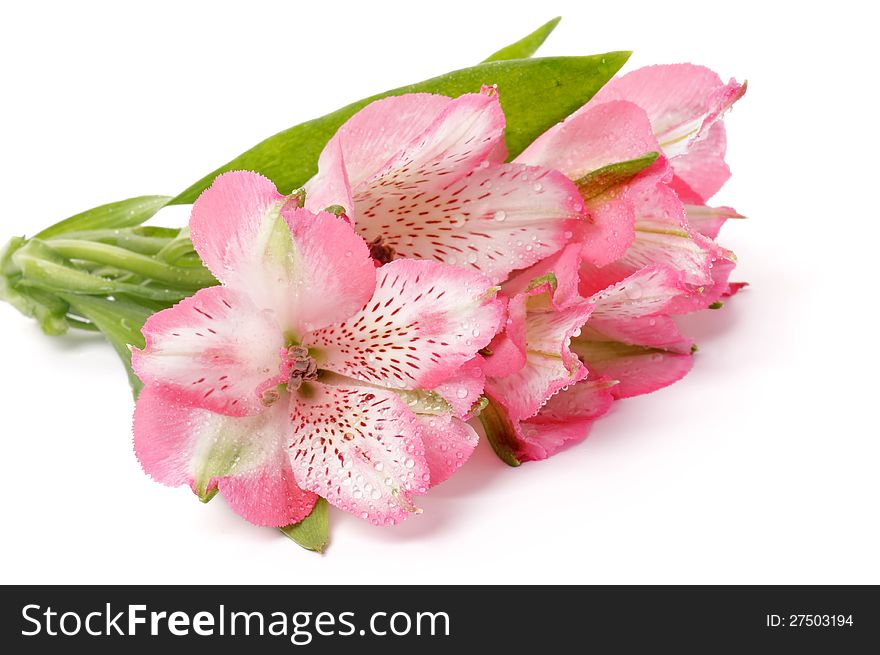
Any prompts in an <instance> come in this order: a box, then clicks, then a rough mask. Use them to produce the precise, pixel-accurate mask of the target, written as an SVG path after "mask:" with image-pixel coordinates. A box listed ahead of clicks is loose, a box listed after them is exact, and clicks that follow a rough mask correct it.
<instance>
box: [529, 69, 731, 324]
mask: <svg viewBox="0 0 880 655" xmlns="http://www.w3.org/2000/svg"><path fill="white" fill-rule="evenodd" d="M744 92H745V85H740V84H738V83H736V82H733V81H731V82H730V83H728V84H724V83H722V81H721V79H720V78H719V77H718V76H717V75H716V74H715V73H713V72H712V71H710V70H708V69H706V68H703V67H699V66H692V65H689V64H682V65H672V66H651V67H648V68H642V69H639V70H637V71H634V72H632V73H629V74H628V75H624V76H623V77H620V78H615V79H613V80H611V81H610V82H609V83H608V84H607V85H606V86H605V87H603V89H602V90H601V91H600V92H599V93H598V94H596V96H595V97H594V98H593V99H592V100H591V101H590V102H589V103H587V104H586V105H585V106H584V107H582V108H581V109H580V110H578V111H577V112H575V113H574V114H572V115H571V116H570V117H569V118H568V119H566V120H565V121H564V122H562V123H560V124H558V125H556V126H554V127H553V128H551V129H550V130H548V131H547V132H546V133H545V134H543V135H542V136H541V137H540V138H538V139H537V140H536V141H535V142H534V143H533V144H532V145H531V146H530V147H529V148H527V149H526V150H525V151H524V152H523V153H522V154H521V155H520V156H519V157H518V158H517V161H518V162H523V163H528V164H532V165H541V166H550V167H556V168H559V169H560V170H561V171H562V172H564V173H565V174H566V175H567V176H568V177H570V178H571V179H573V180H575V182H576V183H577V185H578V187H579V188H580V191H581V194H582V195H583V197H584V199H585V205H586V209H587V221H586V222H585V223H583V224H582V225H581V226H580V229H579V230H578V233H577V235H576V237H575V238H576V240H578V241H579V242H580V243H581V244H582V257H583V258H584V259H585V260H586V261H587V262H589V263H590V264H592V265H593V266H594V267H595V271H594V273H593V277H594V279H593V280H592V283H591V284H592V291H597V290H599V289H601V288H603V287H604V286H607V285H608V284H611V283H615V282H619V281H621V280H623V279H624V278H626V277H627V276H629V275H632V274H634V273H635V272H636V271H638V270H640V269H641V268H642V267H644V266H649V265H652V264H663V265H666V266H669V267H671V268H673V269H675V270H676V271H678V272H679V274H680V276H681V281H682V282H683V283H684V284H685V285H687V288H688V289H689V293H688V294H687V295H686V296H684V297H682V298H680V299H679V300H678V301H677V303H676V306H675V307H673V308H672V311H673V312H675V313H680V312H685V311H694V310H696V309H701V308H704V307H707V306H709V305H710V304H712V303H714V302H715V301H717V300H718V298H719V297H721V296H722V295H723V294H724V293H725V292H726V291H727V276H728V275H729V273H730V271H731V270H732V268H733V266H734V259H733V256H732V254H731V253H730V252H729V251H727V250H725V249H723V248H721V247H719V246H718V245H717V244H715V243H714V242H713V241H712V238H713V237H714V236H715V235H717V231H718V229H719V228H720V226H721V224H722V223H723V222H724V220H726V218H729V217H736V216H738V214H736V212H735V211H733V210H731V209H729V208H720V209H711V208H708V207H706V206H705V202H706V201H707V200H708V199H709V198H710V197H711V195H713V194H714V193H715V192H716V191H717V190H718V189H719V188H720V187H721V185H722V184H723V183H724V182H725V181H726V180H727V178H728V177H729V176H730V171H729V169H728V168H727V165H726V164H725V163H724V153H725V149H726V138H725V132H724V126H723V124H722V123H721V120H720V119H721V117H722V115H723V113H724V112H725V111H726V110H727V109H728V108H729V107H730V106H731V105H732V104H733V103H734V102H735V101H736V100H737V99H739V98H740V97H741V96H742V94H743V93H744ZM684 203H688V205H687V206H686V205H685V204H684ZM689 218H691V219H692V220H693V224H691V223H690V222H689Z"/></svg>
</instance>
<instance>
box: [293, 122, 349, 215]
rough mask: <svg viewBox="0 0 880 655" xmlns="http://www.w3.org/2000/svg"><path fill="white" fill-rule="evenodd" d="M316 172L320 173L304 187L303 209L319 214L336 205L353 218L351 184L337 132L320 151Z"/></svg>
mask: <svg viewBox="0 0 880 655" xmlns="http://www.w3.org/2000/svg"><path fill="white" fill-rule="evenodd" d="M318 170H319V171H320V172H319V173H318V175H316V176H315V177H313V178H312V179H311V180H309V182H308V183H307V184H306V186H305V192H306V202H305V207H306V208H307V209H310V210H311V211H314V212H319V211H324V210H325V209H327V208H328V207H332V206H333V205H338V206H340V207H342V208H343V209H344V210H345V213H346V215H347V216H353V215H354V200H353V199H352V197H351V183H350V182H349V179H348V168H347V167H346V162H345V160H344V159H343V153H342V144H341V142H340V137H339V133H338V132H337V135H336V136H335V137H333V138H332V139H330V142H329V143H328V144H327V145H326V146H325V147H324V150H323V151H321V156H320V158H319V159H318Z"/></svg>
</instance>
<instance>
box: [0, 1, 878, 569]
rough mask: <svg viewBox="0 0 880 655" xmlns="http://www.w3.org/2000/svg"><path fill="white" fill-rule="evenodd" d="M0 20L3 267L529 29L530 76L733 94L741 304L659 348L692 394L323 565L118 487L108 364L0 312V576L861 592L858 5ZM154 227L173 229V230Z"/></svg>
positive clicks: (874, 325)
mask: <svg viewBox="0 0 880 655" xmlns="http://www.w3.org/2000/svg"><path fill="white" fill-rule="evenodd" d="M521 5H522V8H521V9H520V8H517V9H515V10H514V9H513V8H514V7H516V6H517V3H514V2H505V3H488V2H474V1H473V0H470V1H468V2H454V1H451V0H444V1H443V2H441V3H423V2H412V1H411V0H410V1H407V2H400V3H391V2H358V3H351V6H347V5H346V4H343V3H339V2H309V3H305V2H296V3H294V2H257V1H254V0H248V1H247V2H244V1H239V2H236V3H230V2H210V3H209V2H204V3H201V2H187V3H183V2H179V1H177V2H157V1H155V0H154V1H153V2H150V3H137V4H135V3H118V2H113V3H110V2H108V3H96V2H77V3H57V4H49V3H43V2H28V3H23V2H18V3H4V5H3V9H2V10H0V11H2V15H0V67H2V68H0V70H2V82H0V83H2V87H0V88H2V100H0V139H2V144H0V153H2V154H0V179H2V181H3V182H2V189H3V192H2V196H0V197H2V203H3V204H2V209H0V212H2V232H3V234H2V235H0V237H2V239H3V240H5V239H6V238H8V237H9V236H12V235H14V234H33V233H35V232H36V231H38V229H40V228H42V227H45V226H46V225H48V224H50V223H53V222H55V221H56V220H58V219H60V218H63V217H65V216H68V215H70V214H72V213H75V212H77V211H81V210H83V209H87V208H90V207H93V206H95V205H97V204H101V203H104V202H109V201H113V200H118V199H122V198H127V197H130V196H134V195H140V194H145V193H167V194H170V195H173V194H174V193H176V192H178V191H180V190H181V189H183V188H184V187H186V186H188V185H189V184H190V183H191V182H193V181H195V180H196V179H197V178H199V177H201V176H202V175H203V174H205V173H207V172H208V171H210V170H212V169H213V168H215V167H216V166H217V165H219V164H221V163H223V162H225V161H227V160H228V159H230V158H231V157H232V156H234V155H236V154H238V153H239V152H240V151H242V150H244V149H246V148H248V147H250V146H251V145H253V144H255V143H256V142H257V141H259V140H261V139H262V138H264V137H266V136H268V135H270V134H273V133H275V132H277V131H279V130H281V129H283V128H285V127H287V126H289V125H292V124H295V123H298V122H300V121H302V120H306V119H309V118H312V117H315V116H317V115H320V114H323V113H325V112H326V111H329V110H332V109H335V108H336V107H338V106H341V105H343V104H346V103H348V102H349V101H352V100H355V99H358V98H361V97H363V96H365V95H368V94H370V93H373V92H376V91H381V90H384V89H387V88H391V87H394V86H398V85H400V84H404V83H408V82H412V81H417V80H421V79H424V78H427V77H429V76H433V75H435V74H439V73H443V72H446V71H447V70H452V69H454V68H460V67H464V66H467V65H470V64H472V63H476V62H477V61H479V60H480V59H482V58H484V57H485V56H487V55H488V54H489V53H491V52H493V51H494V50H496V49H497V48H498V47H500V46H502V45H504V44H506V43H507V42H509V41H512V40H514V39H516V38H518V37H520V36H521V35H523V34H525V33H527V32H528V31H530V30H531V29H533V28H534V27H536V26H537V25H539V24H540V23H542V22H543V21H545V20H547V19H549V18H551V17H552V16H554V15H555V14H557V13H559V14H563V15H564V20H563V22H562V24H561V25H560V26H559V28H558V29H557V32H556V33H555V34H554V35H553V36H552V37H551V39H550V41H549V42H548V43H547V44H546V45H545V47H544V49H542V53H543V54H548V55H550V54H553V55H556V54H590V53H596V52H603V51H608V50H618V49H634V50H635V51H636V54H635V55H634V56H633V58H632V60H631V62H630V64H629V65H628V66H627V70H631V69H632V68H635V67H637V66H641V65H645V64H649V63H660V62H679V61H693V62H696V63H703V64H706V65H708V66H710V67H712V68H714V69H715V70H717V71H718V72H719V73H720V74H721V75H722V77H724V78H725V79H726V78H729V77H731V76H736V77H737V78H739V79H744V78H747V79H748V81H749V92H748V94H747V95H746V97H745V99H744V100H742V101H741V102H740V103H739V104H738V105H737V107H736V108H735V110H734V111H733V112H732V113H731V114H730V115H729V116H728V119H727V125H728V133H729V140H730V154H729V158H728V161H729V163H730V165H731V168H732V169H733V171H734V177H733V179H732V181H731V182H730V183H729V184H728V186H727V187H726V188H725V189H724V190H723V191H722V193H721V194H720V195H719V196H718V198H717V202H718V203H722V204H731V205H733V206H735V207H736V208H737V209H739V210H740V211H741V212H742V213H744V214H746V215H748V216H749V217H750V218H749V220H746V221H739V222H736V223H735V224H732V225H729V226H728V227H727V228H726V229H725V230H724V231H723V232H722V239H721V240H722V243H723V244H724V245H726V246H728V247H730V248H732V249H733V250H734V251H736V253H737V254H738V256H739V258H740V267H739V269H738V270H737V272H736V273H735V275H734V278H733V279H735V280H747V281H749V282H750V283H751V285H752V286H751V287H749V289H748V290H747V291H745V292H744V293H742V294H741V295H740V296H738V297H737V298H736V299H735V300H734V301H733V302H731V303H729V304H728V305H727V306H726V307H725V308H724V309H723V310H722V311H720V312H714V313H712V314H711V315H709V316H707V317H706V318H705V319H704V320H700V321H697V322H691V324H689V326H688V330H689V331H690V333H691V334H693V335H694V336H695V337H696V338H697V341H698V343H699V345H700V348H701V349H700V352H699V353H698V356H697V359H696V365H695V368H694V370H693V372H692V373H691V374H690V375H689V376H688V377H687V378H685V380H684V381H682V382H680V383H678V384H676V385H673V386H672V387H670V388H667V389H665V390H663V391H660V392H657V393H655V394H653V395H650V396H644V397H641V398H637V399H634V400H629V401H625V402H622V403H619V404H617V406H616V407H615V409H614V410H613V412H612V413H611V415H609V416H608V417H607V418H605V419H604V420H602V421H601V422H600V423H599V424H598V425H597V427H596V428H595V430H594V431H593V434H592V435H591V437H590V438H589V439H588V440H587V441H586V442H584V443H582V444H580V445H578V446H576V447H574V448H571V449H569V450H567V451H566V452H564V453H562V454H560V455H558V456H556V457H554V458H553V459H551V460H549V461H546V462H542V463H532V464H528V465H525V466H522V467H521V468H519V469H511V468H508V467H506V466H505V465H503V464H501V463H500V462H499V461H498V460H496V459H495V458H494V456H493V455H492V453H491V452H489V449H488V448H487V447H485V445H481V447H480V449H479V450H478V452H477V453H476V454H475V456H474V457H473V459H472V460H471V461H470V462H469V463H468V464H467V465H466V466H465V467H464V468H463V470H462V471H461V472H460V473H459V474H458V475H457V476H456V477H454V478H453V479H452V480H450V481H449V482H447V483H445V484H444V485H442V486H441V487H438V488H437V489H436V490H434V491H433V492H432V493H431V494H430V495H429V496H428V497H427V498H425V499H424V500H423V502H421V505H422V506H423V507H424V509H425V513H424V514H423V515H422V516H418V517H413V518H412V519H411V520H409V521H407V522H406V523H405V524H403V525H402V526H400V527H396V528H375V527H372V526H370V525H368V524H367V523H365V522H361V521H360V520H359V519H356V518H353V517H351V516H348V515H344V514H342V513H341V512H337V511H334V512H333V513H332V516H331V520H332V544H331V546H330V548H329V550H328V551H327V553H326V554H325V555H324V556H317V555H314V554H311V553H308V552H306V551H303V550H301V549H299V548H298V547H297V546H296V545H295V544H293V543H292V542H290V541H288V540H287V539H285V538H284V537H283V536H281V535H279V534H278V533H276V532H275V531H273V530H271V529H266V528H257V527H254V526H251V525H249V524H247V523H245V522H244V521H242V520H240V519H238V518H237V517H236V516H235V515H233V514H232V512H231V511H230V510H229V509H228V508H227V507H226V506H225V505H224V503H223V501H222V499H220V497H218V498H217V499H215V500H214V501H213V502H211V503H210V504H209V505H207V506H204V505H202V504H200V503H199V502H198V501H197V500H196V499H195V497H194V496H193V495H192V494H191V493H190V492H189V491H188V490H187V489H185V488H181V489H167V488H165V487H162V486H160V485H158V484H155V483H153V482H152V481H150V480H149V479H148V478H147V477H146V476H145V475H144V474H143V473H142V472H141V470H140V467H139V466H138V464H137V462H136V460H135V458H134V455H133V454H132V452H131V445H130V439H131V438H130V414H131V409H132V402H131V397H130V395H129V390H128V386H127V384H126V381H125V377H124V375H123V372H122V368H121V367H120V365H119V363H118V361H117V360H116V355H115V354H114V353H113V352H112V350H111V349H110V348H109V347H108V346H107V345H105V344H104V343H103V342H101V341H100V340H99V339H98V338H96V337H91V336H82V335H79V336H76V337H69V338H54V339H50V338H48V337H45V336H43V335H42V334H41V333H40V332H39V329H38V327H37V325H36V324H35V323H34V322H33V321H31V320H28V319H25V318H24V317H22V316H20V315H18V314H17V313H16V312H15V311H14V310H13V309H12V308H11V307H9V306H6V305H2V306H0V362H2V369H0V370H2V375H0V410H2V411H0V435H2V437H0V438H2V459H0V498H2V499H3V528H2V529H3V537H2V540H0V580H2V582H4V583H9V582H20V583H37V582H43V583H48V582H109V583H159V582H236V583H244V582H253V583H262V582H283V583H306V582H312V583H334V582H370V583H375V582H404V583H429V582H516V581H525V582H588V583H599V582H610V583H632V582H650V583H653V582H673V583H686V582H688V583H691V582H696V583H707V582H728V583H746V582H753V583H783V582H789V583H808V582H816V583H832V582H834V583H861V582H873V583H878V582H880V564H878V557H877V553H878V552H880V543H878V542H880V539H878V536H880V527H878V481H877V480H878V478H877V469H878V456H880V441H878V437H880V430H878V427H877V406H878V397H877V392H878V383H877V378H878V371H880V367H878V364H880V362H878V357H877V341H878V339H877V329H878V322H877V310H876V307H877V291H876V289H877V271H878V266H877V264H876V263H875V258H876V252H877V237H878V221H880V216H878V209H877V206H878V202H877V182H876V171H877V169H878V164H877V153H878V152H880V143H878V138H877V131H878V130H877V116H878V112H880V110H878V102H877V100H878V98H877V90H876V89H877V76H876V66H875V65H876V62H877V57H876V50H875V46H876V35H875V34H874V28H875V27H876V22H875V21H874V20H872V19H870V17H869V16H867V15H866V14H865V12H866V10H865V9H862V7H867V6H869V4H868V3H863V2H836V3H822V4H818V3H817V4H812V3H807V2H800V3H782V2H780V3H770V2H760V3H754V4H752V3H747V2H738V3H710V2H705V1H701V2H653V1H652V2H636V1H635V0H630V1H629V2H626V3H619V2H584V1H582V0H578V1H577V2H571V3H567V2H543V3H534V4H529V5H526V4H525V3H521ZM159 219H160V221H159V222H165V223H175V224H181V223H182V221H184V220H186V210H184V211H183V212H181V211H180V209H177V210H176V211H166V212H163V213H162V214H160V216H159Z"/></svg>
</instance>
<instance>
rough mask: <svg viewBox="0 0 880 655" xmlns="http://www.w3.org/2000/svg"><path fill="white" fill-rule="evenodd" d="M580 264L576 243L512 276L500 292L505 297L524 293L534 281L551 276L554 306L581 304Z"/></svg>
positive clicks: (579, 250)
mask: <svg viewBox="0 0 880 655" xmlns="http://www.w3.org/2000/svg"><path fill="white" fill-rule="evenodd" d="M580 262H581V246H580V245H579V244H576V243H574V244H570V245H568V246H566V247H565V248H563V249H562V250H560V251H559V252H558V253H556V254H555V255H551V256H550V257H547V258H546V259H543V260H541V261H540V262H538V263H537V264H535V265H534V266H531V267H529V268H527V269H525V270H524V271H519V272H517V273H516V274H514V275H512V276H511V277H510V279H509V280H507V282H505V283H504V284H503V285H502V287H501V291H502V292H503V293H504V294H505V295H507V296H510V297H513V296H516V295H517V294H519V293H524V292H526V290H528V289H529V287H530V286H531V285H532V283H533V282H534V281H535V280H537V279H539V278H543V277H545V276H549V275H552V276H553V279H554V280H555V282H556V284H555V287H554V291H553V304H554V305H555V306H557V307H567V306H568V305H570V304H573V303H577V302H581V301H583V297H581V295H580V293H579V292H578V287H579V282H580Z"/></svg>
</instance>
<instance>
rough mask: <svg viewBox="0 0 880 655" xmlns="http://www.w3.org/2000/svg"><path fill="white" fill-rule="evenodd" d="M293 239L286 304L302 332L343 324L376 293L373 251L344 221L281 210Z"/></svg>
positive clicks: (293, 209)
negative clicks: (340, 322)
mask: <svg viewBox="0 0 880 655" xmlns="http://www.w3.org/2000/svg"><path fill="white" fill-rule="evenodd" d="M282 214H283V216H284V218H285V220H286V221H287V225H288V226H289V228H290V233H291V235H292V236H293V241H292V244H291V246H292V247H291V250H290V252H289V254H288V261H289V270H290V274H289V276H288V277H287V279H286V280H285V282H284V283H283V286H284V287H285V291H286V296H285V298H284V302H286V304H287V307H288V309H289V311H290V313H291V316H292V321H291V322H292V323H293V325H294V326H295V329H296V330H297V332H298V334H300V335H303V334H305V333H306V332H310V331H312V330H316V329H319V328H323V327H326V326H328V325H330V324H332V323H336V322H338V321H342V320H345V319H346V318H348V317H349V316H351V315H352V314H354V313H355V312H356V311H358V310H359V309H361V308H362V307H363V306H364V304H366V302H367V301H368V300H369V299H370V296H372V295H373V290H374V289H375V286H376V267H375V266H374V265H373V260H372V258H371V257H370V251H369V248H367V244H366V243H364V240H363V239H361V238H360V237H358V235H357V234H355V232H354V230H352V228H351V226H350V225H349V224H348V223H347V222H346V221H345V220H343V219H342V218H339V217H337V216H334V215H332V214H328V213H327V212H321V213H318V214H313V213H312V212H310V211H308V210H306V209H299V208H292V209H284V210H282Z"/></svg>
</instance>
